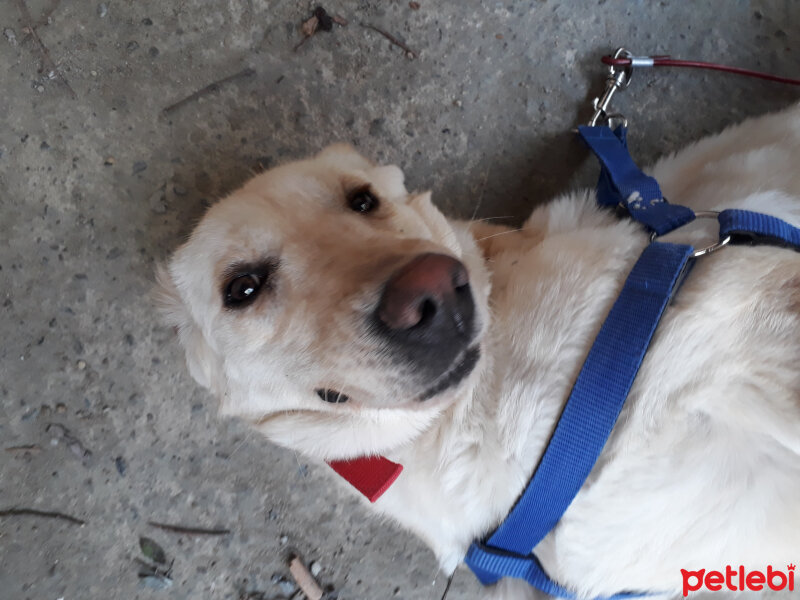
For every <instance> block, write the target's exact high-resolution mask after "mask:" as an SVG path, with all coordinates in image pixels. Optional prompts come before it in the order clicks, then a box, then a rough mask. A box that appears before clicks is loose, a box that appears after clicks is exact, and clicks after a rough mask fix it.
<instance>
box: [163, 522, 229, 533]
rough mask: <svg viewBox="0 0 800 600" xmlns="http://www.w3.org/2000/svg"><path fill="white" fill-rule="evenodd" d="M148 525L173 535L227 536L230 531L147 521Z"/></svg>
mask: <svg viewBox="0 0 800 600" xmlns="http://www.w3.org/2000/svg"><path fill="white" fill-rule="evenodd" d="M147 524H148V525H150V526H152V527H158V528H159V529H163V530H164V531H172V532H174V533H187V534H191V535H228V534H229V533H230V532H231V530H230V529H205V528H203V527H186V526H184V525H170V524H169V523H158V522H156V521H148V522H147Z"/></svg>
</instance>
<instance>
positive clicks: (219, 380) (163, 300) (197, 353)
mask: <svg viewBox="0 0 800 600" xmlns="http://www.w3.org/2000/svg"><path fill="white" fill-rule="evenodd" d="M154 296H155V301H156V305H157V306H158V309H159V311H160V312H161V314H162V316H163V318H164V321H165V322H166V324H167V325H170V326H172V327H174V328H175V331H176V332H177V334H178V340H179V341H180V343H181V346H183V350H184V352H185V353H186V365H187V366H188V367H189V373H190V374H191V375H192V377H194V379H195V381H197V383H199V384H200V385H202V386H203V387H205V388H208V389H209V390H211V391H212V392H213V393H214V394H215V395H217V396H219V395H220V394H221V393H222V388H223V377H224V376H223V370H222V361H221V360H220V358H219V356H217V354H216V352H214V350H213V348H211V346H210V345H209V343H208V341H207V340H206V338H205V336H204V335H203V332H202V331H200V328H199V327H198V326H197V323H195V321H194V319H192V316H191V315H190V314H189V310H188V309H187V307H186V304H185V303H184V302H183V299H182V298H181V297H180V294H179V293H178V289H177V287H175V281H174V280H173V278H172V276H171V275H170V272H169V269H167V267H166V266H165V265H159V266H158V267H157V269H156V288H155V290H154Z"/></svg>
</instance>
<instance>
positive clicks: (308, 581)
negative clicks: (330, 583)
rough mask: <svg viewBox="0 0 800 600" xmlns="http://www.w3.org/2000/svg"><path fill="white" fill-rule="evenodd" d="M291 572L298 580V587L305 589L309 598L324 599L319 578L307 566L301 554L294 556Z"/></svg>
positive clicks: (290, 565)
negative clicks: (301, 558)
mask: <svg viewBox="0 0 800 600" xmlns="http://www.w3.org/2000/svg"><path fill="white" fill-rule="evenodd" d="M289 572H290V573H291V574H292V577H294V580H295V581H296V582H297V587H299V588H300V589H301V590H303V593H304V594H305V595H306V598H308V600H322V588H321V587H319V584H318V583H317V580H316V579H314V576H313V575H312V574H311V571H309V570H308V568H306V566H305V565H304V564H303V561H302V560H300V557H299V556H293V557H292V560H291V561H290V562H289Z"/></svg>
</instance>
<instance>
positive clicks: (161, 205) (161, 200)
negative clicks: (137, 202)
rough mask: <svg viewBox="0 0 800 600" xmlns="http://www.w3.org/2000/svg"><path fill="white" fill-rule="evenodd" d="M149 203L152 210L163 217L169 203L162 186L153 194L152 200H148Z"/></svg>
mask: <svg viewBox="0 0 800 600" xmlns="http://www.w3.org/2000/svg"><path fill="white" fill-rule="evenodd" d="M147 203H148V204H149V205H150V210H152V211H153V212H154V213H156V214H157V215H163V214H164V213H165V212H167V201H166V195H165V194H164V187H163V186H162V187H160V188H158V189H157V190H156V191H155V192H153V193H152V194H151V195H150V198H148V200H147Z"/></svg>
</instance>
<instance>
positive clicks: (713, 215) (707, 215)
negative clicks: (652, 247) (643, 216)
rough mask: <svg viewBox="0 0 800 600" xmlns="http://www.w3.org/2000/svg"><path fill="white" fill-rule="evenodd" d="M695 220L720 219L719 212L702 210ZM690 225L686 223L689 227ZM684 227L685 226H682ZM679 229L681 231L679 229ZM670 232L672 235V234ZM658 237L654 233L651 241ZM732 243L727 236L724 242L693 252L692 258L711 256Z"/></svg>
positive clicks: (695, 215)
mask: <svg viewBox="0 0 800 600" xmlns="http://www.w3.org/2000/svg"><path fill="white" fill-rule="evenodd" d="M694 218H695V219H718V218H719V212H717V211H715V210H701V211H698V212H696V213H694ZM689 223H691V221H689ZM689 223H686V225H688V224H689ZM681 227H683V225H681ZM677 229H680V227H678V228H677ZM677 229H673V230H672V231H677ZM672 231H670V233H672ZM657 237H659V236H658V234H657V233H656V232H655V231H654V232H653V233H651V234H650V241H651V242H652V241H654V240H655V239H656V238H657ZM730 241H731V236H727V237H726V238H725V239H724V240H720V241H718V242H714V243H713V244H709V245H708V246H704V247H703V248H698V249H697V250H695V251H694V252H692V258H698V257H699V256H705V255H706V254H711V253H712V252H716V251H717V250H719V249H720V248H722V247H724V246H727V245H728V242H730Z"/></svg>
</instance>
